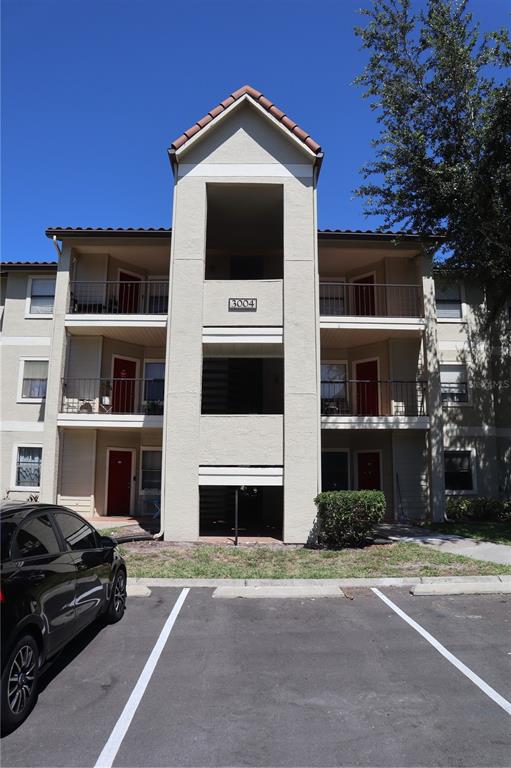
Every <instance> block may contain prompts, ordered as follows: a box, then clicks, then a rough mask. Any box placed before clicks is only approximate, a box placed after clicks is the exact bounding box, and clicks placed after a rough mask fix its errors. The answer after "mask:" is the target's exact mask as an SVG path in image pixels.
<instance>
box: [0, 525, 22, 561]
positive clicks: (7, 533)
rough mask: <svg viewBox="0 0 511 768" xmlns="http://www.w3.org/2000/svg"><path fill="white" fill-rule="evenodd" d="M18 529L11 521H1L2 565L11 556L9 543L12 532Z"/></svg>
mask: <svg viewBox="0 0 511 768" xmlns="http://www.w3.org/2000/svg"><path fill="white" fill-rule="evenodd" d="M17 527H18V525H17V523H15V522H14V521H13V520H2V522H1V523H0V545H1V560H2V563H3V562H5V561H6V560H9V557H10V554H11V541H12V537H13V534H14V531H15V530H16V528H17Z"/></svg>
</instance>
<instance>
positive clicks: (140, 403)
mask: <svg viewBox="0 0 511 768" xmlns="http://www.w3.org/2000/svg"><path fill="white" fill-rule="evenodd" d="M163 393H164V382H163V379H127V378H119V379H113V378H111V379H63V380H62V404H61V413H97V414H112V413H124V414H128V413H131V414H146V415H159V414H162V413H163V403H164V394H163Z"/></svg>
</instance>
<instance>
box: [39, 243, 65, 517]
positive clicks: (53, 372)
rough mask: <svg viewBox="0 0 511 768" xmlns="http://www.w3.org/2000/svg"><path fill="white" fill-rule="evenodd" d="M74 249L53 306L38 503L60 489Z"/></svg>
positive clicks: (62, 271)
mask: <svg viewBox="0 0 511 768" xmlns="http://www.w3.org/2000/svg"><path fill="white" fill-rule="evenodd" d="M71 250H72V249H71V246H70V245H66V246H64V248H63V250H62V256H61V257H60V258H59V263H58V267H57V280H56V284H55V300H54V305H53V328H52V337H51V347H50V359H49V362H48V382H47V386H46V401H45V406H44V432H43V456H42V464H41V490H40V494H39V500H40V501H42V502H45V503H47V504H55V503H56V502H57V493H58V488H59V465H60V447H61V446H60V443H61V435H60V431H59V428H58V427H57V415H58V412H59V410H60V398H61V396H62V392H61V382H62V378H63V376H64V369H65V364H66V351H67V335H66V328H65V322H64V321H65V316H66V311H67V306H68V300H69V269H70V265H71Z"/></svg>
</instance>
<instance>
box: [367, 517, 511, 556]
mask: <svg viewBox="0 0 511 768" xmlns="http://www.w3.org/2000/svg"><path fill="white" fill-rule="evenodd" d="M378 533H380V534H381V535H382V536H385V538H387V539H390V540H391V541H410V542H412V543H413V544H420V545H421V546H423V547H429V548H431V549H436V550H437V551H438V552H446V553H448V554H450V555H463V557H471V558H472V559H473V560H484V561H486V562H488V563H499V564H501V565H511V546H508V545H507V544H493V543H492V542H489V541H477V540H476V539H466V538H464V537H463V536H454V535H453V534H447V533H434V532H433V531H428V530H425V529H423V528H416V527H414V526H408V525H402V526H401V525H381V526H379V527H378Z"/></svg>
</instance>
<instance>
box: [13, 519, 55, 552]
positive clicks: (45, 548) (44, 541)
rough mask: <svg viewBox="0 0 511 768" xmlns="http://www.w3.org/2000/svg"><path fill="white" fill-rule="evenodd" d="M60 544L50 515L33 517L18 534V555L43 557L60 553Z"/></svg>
mask: <svg viewBox="0 0 511 768" xmlns="http://www.w3.org/2000/svg"><path fill="white" fill-rule="evenodd" d="M59 551H60V550H59V544H58V541H57V537H56V535H55V531H54V530H53V526H52V524H51V521H50V518H49V517H48V515H39V516H38V517H33V518H32V519H31V520H29V521H28V522H27V523H24V524H23V525H22V527H21V528H20V529H19V531H18V533H17V534H16V554H17V555H18V556H21V557H36V556H38V557H41V556H42V555H54V554H56V553H57V552H59Z"/></svg>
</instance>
